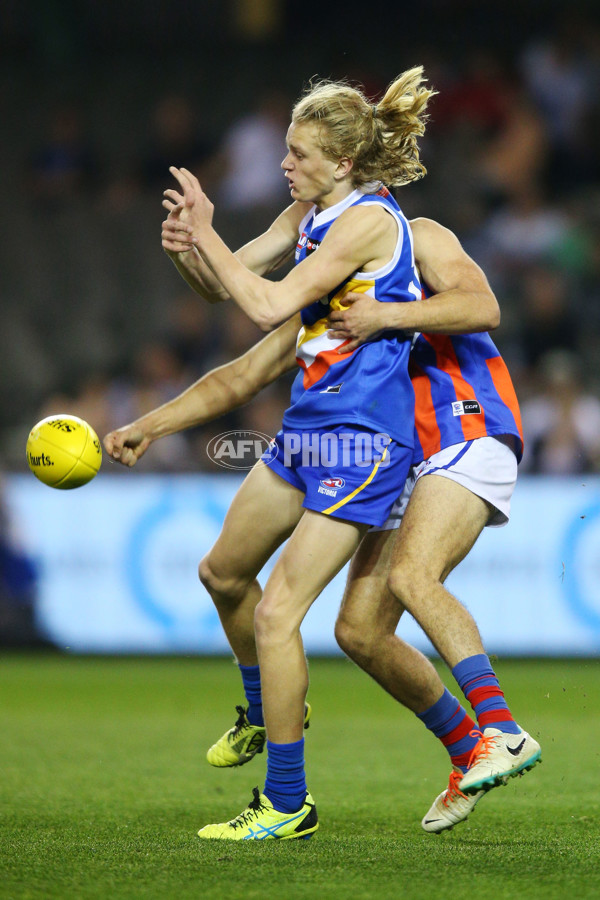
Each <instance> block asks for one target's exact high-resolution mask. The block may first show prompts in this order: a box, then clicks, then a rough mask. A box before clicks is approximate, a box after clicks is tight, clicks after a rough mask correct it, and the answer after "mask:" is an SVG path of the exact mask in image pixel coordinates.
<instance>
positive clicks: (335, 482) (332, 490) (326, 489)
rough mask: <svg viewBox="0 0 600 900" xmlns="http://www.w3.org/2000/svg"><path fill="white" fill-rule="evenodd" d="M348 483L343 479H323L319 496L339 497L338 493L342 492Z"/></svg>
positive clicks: (320, 483) (318, 491)
mask: <svg viewBox="0 0 600 900" xmlns="http://www.w3.org/2000/svg"><path fill="white" fill-rule="evenodd" d="M345 484H346V482H345V481H344V479H343V478H334V477H332V478H323V479H322V480H321V481H320V482H319V488H318V490H317V493H318V494H326V495H327V496H328V497H337V492H338V491H339V490H341V489H342V488H343V487H344V485H345Z"/></svg>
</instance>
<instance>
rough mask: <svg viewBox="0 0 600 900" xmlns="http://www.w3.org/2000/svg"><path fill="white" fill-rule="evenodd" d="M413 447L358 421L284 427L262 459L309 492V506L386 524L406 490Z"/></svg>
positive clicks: (341, 516)
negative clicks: (325, 426)
mask: <svg viewBox="0 0 600 900" xmlns="http://www.w3.org/2000/svg"><path fill="white" fill-rule="evenodd" d="M412 454H413V450H412V447H403V446H402V445H401V444H398V443H396V441H394V440H392V439H391V438H390V437H389V436H388V435H386V434H382V433H380V432H374V431H371V430H369V429H368V428H361V429H358V428H357V427H356V426H355V425H340V426H337V427H335V428H331V429H329V430H328V431H318V430H317V431H291V430H290V429H285V428H284V429H283V430H282V431H280V432H278V434H277V435H276V436H275V438H274V439H273V440H272V441H271V444H270V446H269V448H268V450H266V451H265V453H264V454H263V455H262V457H261V458H262V461H263V462H264V463H265V464H266V465H268V466H269V467H270V468H271V469H272V470H273V472H275V474H276V475H279V477H280V478H283V479H284V481H287V482H288V484H291V485H292V486H293V487H295V488H298V490H300V491H302V493H303V494H304V495H305V497H304V503H303V504H302V505H303V506H304V507H306V509H312V510H315V512H320V513H323V515H327V516H334V517H335V518H339V519H346V520H347V521H349V522H362V523H364V524H366V525H382V524H383V523H384V522H385V521H386V519H387V517H388V516H389V513H390V510H391V508H392V506H393V504H394V502H395V500H397V498H398V496H399V495H400V494H401V492H402V489H403V487H404V482H405V481H406V478H407V476H408V472H409V469H410V466H411V462H412Z"/></svg>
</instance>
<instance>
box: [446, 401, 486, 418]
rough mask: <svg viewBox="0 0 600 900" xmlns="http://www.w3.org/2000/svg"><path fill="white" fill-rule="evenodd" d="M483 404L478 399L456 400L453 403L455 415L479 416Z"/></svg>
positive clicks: (453, 413)
mask: <svg viewBox="0 0 600 900" xmlns="http://www.w3.org/2000/svg"><path fill="white" fill-rule="evenodd" d="M480 413H481V406H480V405H479V403H478V402H477V400H455V401H454V403H453V404H452V415H453V416H478V415H479V414H480Z"/></svg>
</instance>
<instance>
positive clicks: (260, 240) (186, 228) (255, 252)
mask: <svg viewBox="0 0 600 900" xmlns="http://www.w3.org/2000/svg"><path fill="white" fill-rule="evenodd" d="M172 171H173V173H175V172H177V173H178V174H179V177H180V186H181V190H180V191H177V190H175V189H171V188H170V189H168V190H166V191H165V192H164V199H163V206H164V207H165V209H166V210H167V211H168V213H169V214H168V216H167V218H166V219H165V221H164V222H163V224H162V235H161V237H162V246H163V249H164V250H165V252H166V253H167V254H168V256H169V257H170V258H171V259H172V261H173V263H174V264H175V266H176V268H177V270H178V271H179V273H180V274H181V275H182V276H183V278H184V279H185V280H186V281H187V283H188V284H189V285H190V287H192V288H193V289H194V290H195V291H196V292H197V293H199V294H201V295H202V296H203V297H204V298H205V299H206V300H208V301H209V302H213V303H214V302H218V301H221V300H227V299H229V293H228V291H227V290H226V289H225V288H224V287H223V285H222V284H221V282H220V281H219V279H218V278H217V277H216V276H215V274H214V272H213V271H212V269H211V268H210V266H209V265H208V264H207V262H206V261H205V260H204V259H203V258H202V256H201V255H200V253H199V252H198V249H197V248H196V246H195V245H194V244H193V243H192V241H191V236H192V233H193V228H194V224H195V220H194V206H195V203H196V199H197V197H198V196H199V195H200V194H201V189H200V184H199V182H198V180H197V179H196V178H195V176H194V175H192V173H191V172H189V171H188V170H187V169H175V168H174V167H173V169H172ZM309 208H310V204H309V203H302V202H295V203H292V204H291V205H290V206H288V207H287V209H285V210H284V211H283V212H282V213H281V214H280V215H279V216H278V217H277V218H276V219H275V221H274V222H273V223H272V225H271V226H270V227H269V228H268V229H267V231H265V232H264V233H263V234H261V235H259V236H258V237H257V238H254V240H252V241H250V242H249V243H247V244H245V245H244V246H243V247H241V248H240V249H239V250H237V251H236V253H235V254H234V255H235V256H236V257H237V258H238V259H239V260H241V262H242V263H243V264H244V265H245V266H246V267H247V268H248V269H249V270H250V271H251V272H254V273H255V274H257V275H260V276H262V275H267V274H269V273H270V272H274V271H276V270H277V269H278V268H279V267H280V266H281V265H283V263H285V262H286V261H287V260H289V259H290V258H291V256H292V255H293V252H294V248H295V246H296V242H297V240H298V226H299V224H300V222H301V221H302V219H303V218H304V216H305V215H306V213H307V211H308V209H309Z"/></svg>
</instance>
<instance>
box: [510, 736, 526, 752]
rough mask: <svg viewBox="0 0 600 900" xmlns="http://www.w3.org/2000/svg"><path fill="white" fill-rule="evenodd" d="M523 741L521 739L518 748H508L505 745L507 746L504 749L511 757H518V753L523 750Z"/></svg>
mask: <svg viewBox="0 0 600 900" xmlns="http://www.w3.org/2000/svg"><path fill="white" fill-rule="evenodd" d="M525 740H526V738H523V740H522V741H521V743H520V744H519V746H518V747H509V746H508V745H507V746H506V749H507V750H508V752H509V753H512V755H513V756H518V755H519V753H520V752H521V750H522V749H523V746H524V744H525Z"/></svg>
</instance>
